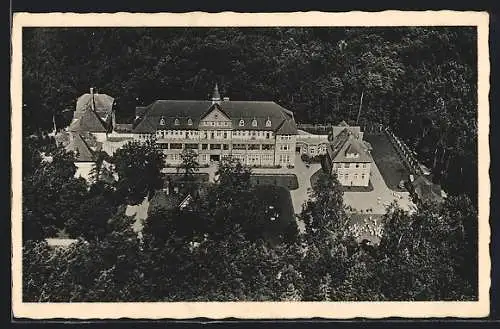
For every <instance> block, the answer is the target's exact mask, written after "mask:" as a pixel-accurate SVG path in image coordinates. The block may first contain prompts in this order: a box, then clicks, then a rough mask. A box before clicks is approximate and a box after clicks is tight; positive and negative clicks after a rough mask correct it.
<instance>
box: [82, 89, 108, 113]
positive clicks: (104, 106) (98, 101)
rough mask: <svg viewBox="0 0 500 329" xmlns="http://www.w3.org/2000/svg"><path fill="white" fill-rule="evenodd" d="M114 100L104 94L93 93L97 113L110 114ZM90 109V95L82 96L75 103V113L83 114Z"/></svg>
mask: <svg viewBox="0 0 500 329" xmlns="http://www.w3.org/2000/svg"><path fill="white" fill-rule="evenodd" d="M113 102H114V98H113V97H111V96H109V95H106V94H98V93H94V106H95V110H96V111H97V112H107V113H109V112H111V110H112V108H113ZM91 109H92V94H89V93H87V94H83V95H82V96H80V97H78V99H77V101H76V111H80V112H84V111H86V110H91Z"/></svg>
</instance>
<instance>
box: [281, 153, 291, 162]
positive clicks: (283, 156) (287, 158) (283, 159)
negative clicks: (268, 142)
mask: <svg viewBox="0 0 500 329" xmlns="http://www.w3.org/2000/svg"><path fill="white" fill-rule="evenodd" d="M289 162H290V156H289V155H288V154H280V163H289Z"/></svg>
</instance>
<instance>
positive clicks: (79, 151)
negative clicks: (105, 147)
mask: <svg viewBox="0 0 500 329" xmlns="http://www.w3.org/2000/svg"><path fill="white" fill-rule="evenodd" d="M66 149H67V150H68V151H72V152H75V153H76V156H75V161H76V162H94V161H95V155H94V152H93V151H92V149H91V148H90V147H89V145H88V144H87V143H86V142H85V140H84V139H83V138H82V136H80V134H73V140H72V141H71V142H70V143H69V144H68V146H67V147H66Z"/></svg>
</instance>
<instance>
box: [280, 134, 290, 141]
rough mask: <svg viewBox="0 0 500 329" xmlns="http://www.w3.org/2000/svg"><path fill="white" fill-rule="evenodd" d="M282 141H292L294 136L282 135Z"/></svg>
mask: <svg viewBox="0 0 500 329" xmlns="http://www.w3.org/2000/svg"><path fill="white" fill-rule="evenodd" d="M280 139H281V140H291V139H292V135H281V137H280Z"/></svg>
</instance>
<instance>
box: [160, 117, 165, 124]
mask: <svg viewBox="0 0 500 329" xmlns="http://www.w3.org/2000/svg"><path fill="white" fill-rule="evenodd" d="M164 125H165V118H164V117H161V119H160V126H164Z"/></svg>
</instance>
